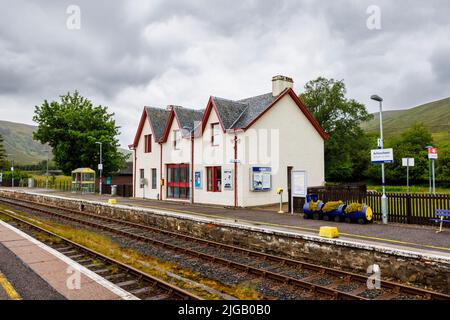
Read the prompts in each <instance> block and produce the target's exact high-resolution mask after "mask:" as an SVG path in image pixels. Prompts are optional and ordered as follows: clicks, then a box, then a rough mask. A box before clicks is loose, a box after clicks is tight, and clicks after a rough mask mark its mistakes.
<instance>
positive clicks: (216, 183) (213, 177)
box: [206, 167, 222, 192]
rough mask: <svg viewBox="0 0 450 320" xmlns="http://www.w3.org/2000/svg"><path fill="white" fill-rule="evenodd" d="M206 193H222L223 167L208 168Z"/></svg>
mask: <svg viewBox="0 0 450 320" xmlns="http://www.w3.org/2000/svg"><path fill="white" fill-rule="evenodd" d="M206 191H209V192H221V191H222V167H206Z"/></svg>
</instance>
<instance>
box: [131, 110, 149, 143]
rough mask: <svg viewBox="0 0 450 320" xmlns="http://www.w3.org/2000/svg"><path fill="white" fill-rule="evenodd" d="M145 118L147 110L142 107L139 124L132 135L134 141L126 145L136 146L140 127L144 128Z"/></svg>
mask: <svg viewBox="0 0 450 320" xmlns="http://www.w3.org/2000/svg"><path fill="white" fill-rule="evenodd" d="M145 118H147V110H146V109H145V108H144V111H142V115H141V120H139V126H138V129H137V131H136V135H135V136H134V142H133V144H130V145H129V146H128V147H129V148H130V149H131V148H136V147H137V145H138V144H139V138H140V137H141V133H142V129H143V128H144V123H145Z"/></svg>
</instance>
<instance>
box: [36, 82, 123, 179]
mask: <svg viewBox="0 0 450 320" xmlns="http://www.w3.org/2000/svg"><path fill="white" fill-rule="evenodd" d="M33 120H34V121H35V122H36V123H37V124H38V130H37V131H36V132H35V133H34V135H33V137H34V139H36V140H38V141H40V142H41V143H48V144H49V145H50V146H51V147H52V149H53V155H54V160H55V162H56V164H57V165H58V167H59V168H60V169H61V170H62V171H63V172H64V174H65V175H70V174H71V171H72V170H74V169H76V168H79V167H90V168H93V169H97V164H98V163H99V146H98V145H97V144H95V142H96V141H99V142H102V143H103V171H104V174H105V175H107V174H111V173H114V172H116V171H117V170H119V169H121V168H123V167H124V164H125V160H126V156H124V155H123V154H122V153H121V152H120V151H119V150H118V147H119V142H118V139H117V138H116V137H117V136H118V135H119V127H118V126H116V123H115V120H114V114H109V113H108V112H107V108H106V107H102V106H97V107H94V106H93V104H92V102H91V101H89V100H88V99H86V98H84V97H82V96H81V95H80V94H79V93H78V91H75V92H74V93H73V94H71V93H70V92H69V93H67V95H65V96H61V101H60V102H57V101H52V102H50V103H49V102H48V101H47V100H45V101H44V102H43V104H42V105H41V106H36V108H35V115H34V117H33Z"/></svg>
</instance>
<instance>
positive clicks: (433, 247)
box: [9, 189, 450, 258]
mask: <svg viewBox="0 0 450 320" xmlns="http://www.w3.org/2000/svg"><path fill="white" fill-rule="evenodd" d="M9 190H10V189H9ZM16 190H18V191H22V192H29V193H38V194H48V195H52V196H59V197H64V198H74V199H83V200H89V201H95V202H101V203H105V204H106V203H107V202H108V199H111V196H107V195H102V196H99V195H97V194H90V195H81V194H74V193H71V192H55V191H47V190H40V189H33V190H30V189H16ZM114 198H115V199H117V205H118V206H131V207H141V208H148V209H154V210H158V211H160V212H168V213H175V214H178V215H181V216H190V217H198V218H202V219H207V220H210V221H212V222H226V223H232V224H239V225H242V226H248V227H250V228H254V227H257V228H263V229H270V230H276V231H282V232H289V233H296V234H301V235H310V236H317V235H318V234H319V228H320V227H321V226H332V227H337V228H338V229H339V240H344V241H347V242H353V243H358V244H361V245H367V246H370V245H376V246H377V247H379V246H380V245H381V246H382V247H385V248H391V249H393V250H409V251H412V252H414V253H418V254H428V255H429V254H435V255H438V256H442V257H446V258H450V230H449V229H444V232H442V233H438V234H437V233H436V230H437V227H433V226H421V225H407V224H398V223H390V224H388V225H383V224H381V223H380V222H374V223H373V224H368V225H359V224H353V223H352V224H348V223H343V222H342V223H338V222H334V221H320V220H319V221H315V220H305V219H303V217H302V215H301V214H294V215H291V214H289V213H285V214H279V213H277V212H273V211H268V210H262V209H253V208H252V209H242V208H238V209H234V208H225V207H220V206H211V205H199V204H190V203H187V202H175V201H158V200H149V199H145V200H143V199H136V198H121V197H114Z"/></svg>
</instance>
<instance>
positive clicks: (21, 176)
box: [3, 170, 30, 181]
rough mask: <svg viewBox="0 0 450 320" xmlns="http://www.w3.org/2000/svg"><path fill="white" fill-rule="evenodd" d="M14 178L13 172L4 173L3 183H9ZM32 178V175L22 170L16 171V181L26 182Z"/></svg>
mask: <svg viewBox="0 0 450 320" xmlns="http://www.w3.org/2000/svg"><path fill="white" fill-rule="evenodd" d="M11 178H12V174H11V171H6V172H3V181H9V180H11ZM28 178H30V175H29V174H28V173H27V172H24V171H21V170H14V179H15V180H16V181H19V180H25V179H28Z"/></svg>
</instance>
